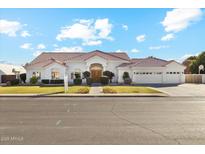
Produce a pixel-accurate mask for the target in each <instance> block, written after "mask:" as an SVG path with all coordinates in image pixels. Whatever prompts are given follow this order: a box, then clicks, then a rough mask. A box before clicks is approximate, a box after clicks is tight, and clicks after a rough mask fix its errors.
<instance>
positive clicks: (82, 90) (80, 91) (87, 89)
mask: <svg viewBox="0 0 205 154" xmlns="http://www.w3.org/2000/svg"><path fill="white" fill-rule="evenodd" d="M77 93H79V94H87V93H89V88H87V87H84V88H80V89H79V90H78V92H77Z"/></svg>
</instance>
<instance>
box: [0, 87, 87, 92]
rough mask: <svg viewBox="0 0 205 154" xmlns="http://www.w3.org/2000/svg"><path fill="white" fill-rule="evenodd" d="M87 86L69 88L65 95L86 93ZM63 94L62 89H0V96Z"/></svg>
mask: <svg viewBox="0 0 205 154" xmlns="http://www.w3.org/2000/svg"><path fill="white" fill-rule="evenodd" d="M89 90H90V88H89V87H87V86H70V87H68V91H67V93H83V94H84V93H88V92H89ZM48 93H64V87H40V86H11V87H0V94H48Z"/></svg>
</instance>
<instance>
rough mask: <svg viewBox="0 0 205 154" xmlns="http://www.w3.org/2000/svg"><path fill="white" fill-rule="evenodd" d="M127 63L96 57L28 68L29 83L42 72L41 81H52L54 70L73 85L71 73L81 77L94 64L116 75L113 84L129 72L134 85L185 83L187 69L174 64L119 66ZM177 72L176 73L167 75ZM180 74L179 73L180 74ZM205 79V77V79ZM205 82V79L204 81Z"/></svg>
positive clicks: (120, 80)
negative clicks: (161, 65)
mask: <svg viewBox="0 0 205 154" xmlns="http://www.w3.org/2000/svg"><path fill="white" fill-rule="evenodd" d="M125 62H127V61H124V60H122V61H109V60H106V59H104V58H101V57H99V56H94V57H91V58H89V59H87V60H86V61H69V62H67V68H66V67H65V66H63V65H60V64H58V63H53V64H51V65H49V66H47V67H44V68H27V82H29V80H30V78H31V77H32V75H33V72H40V73H41V79H51V71H52V69H57V70H58V71H59V72H60V79H64V74H65V73H67V74H68V82H70V83H72V82H73V79H72V78H71V73H74V72H80V73H81V77H82V76H83V75H82V73H83V72H84V71H90V65H91V64H94V63H98V64H101V65H102V66H103V71H105V70H108V71H111V72H113V73H114V74H115V76H114V78H113V82H118V83H123V82H124V81H123V78H122V77H123V73H124V72H128V73H129V75H130V77H131V79H132V81H133V83H141V84H143V83H165V84H166V83H184V82H185V75H184V74H183V72H184V69H185V67H184V66H182V65H180V64H178V63H176V62H172V63H170V64H168V65H167V66H166V67H135V68H129V67H121V68H118V66H119V65H120V64H122V63H125ZM167 72H175V73H171V74H170V73H167ZM178 72H179V73H178ZM204 78H205V77H204ZM204 81H205V79H204Z"/></svg>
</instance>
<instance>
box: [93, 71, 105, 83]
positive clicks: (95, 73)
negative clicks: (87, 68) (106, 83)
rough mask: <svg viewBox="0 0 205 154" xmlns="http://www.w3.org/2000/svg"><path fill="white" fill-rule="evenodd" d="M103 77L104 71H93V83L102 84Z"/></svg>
mask: <svg viewBox="0 0 205 154" xmlns="http://www.w3.org/2000/svg"><path fill="white" fill-rule="evenodd" d="M101 76H102V70H91V78H92V82H94V83H95V82H100V77H101Z"/></svg>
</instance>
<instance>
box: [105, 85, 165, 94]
mask: <svg viewBox="0 0 205 154" xmlns="http://www.w3.org/2000/svg"><path fill="white" fill-rule="evenodd" d="M103 92H104V93H161V92H160V91H157V90H155V89H152V88H149V87H138V86H105V87H103Z"/></svg>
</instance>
